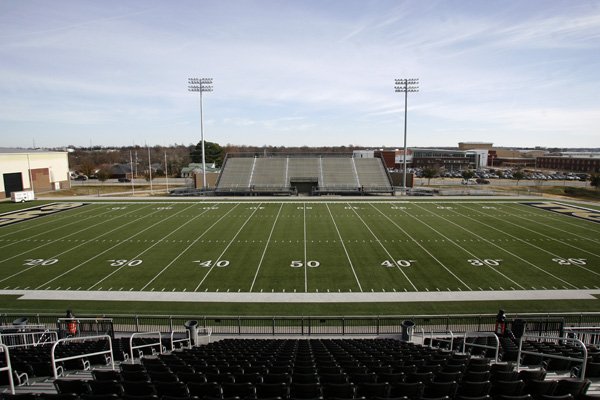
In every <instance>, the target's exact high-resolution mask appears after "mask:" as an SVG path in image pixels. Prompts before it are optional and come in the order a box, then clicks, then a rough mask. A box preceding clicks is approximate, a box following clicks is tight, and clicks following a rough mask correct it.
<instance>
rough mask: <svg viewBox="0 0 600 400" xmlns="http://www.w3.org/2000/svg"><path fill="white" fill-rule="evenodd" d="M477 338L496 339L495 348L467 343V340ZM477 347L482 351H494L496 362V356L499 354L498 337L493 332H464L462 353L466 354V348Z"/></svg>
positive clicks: (495, 360) (496, 360)
mask: <svg viewBox="0 0 600 400" xmlns="http://www.w3.org/2000/svg"><path fill="white" fill-rule="evenodd" d="M468 337H472V338H478V337H493V338H495V339H496V346H488V345H487V344H478V343H467V338H468ZM467 346H471V347H479V348H482V349H489V350H495V351H496V353H495V356H494V362H498V354H499V353H500V340H499V339H498V335H496V334H495V333H493V332H465V336H464V340H463V348H462V351H463V353H466V347H467Z"/></svg>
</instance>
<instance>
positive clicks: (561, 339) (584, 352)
mask: <svg viewBox="0 0 600 400" xmlns="http://www.w3.org/2000/svg"><path fill="white" fill-rule="evenodd" d="M527 339H536V340H544V341H548V340H550V341H556V342H557V343H558V342H571V343H574V344H577V345H578V346H579V347H581V351H582V352H581V354H582V357H570V356H564V355H558V354H555V353H545V352H543V351H529V350H523V342H524V341H525V340H527ZM523 354H529V355H533V356H542V357H544V358H554V359H557V360H568V361H571V362H577V363H581V369H580V370H579V379H580V380H583V379H584V378H585V368H586V364H587V354H588V352H587V347H586V346H585V344H584V343H583V342H582V341H581V340H579V339H575V338H565V337H560V336H556V337H551V336H539V335H529V334H524V335H523V336H521V339H520V340H519V355H518V357H517V370H518V369H519V367H520V363H521V355H523Z"/></svg>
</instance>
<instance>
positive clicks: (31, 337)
mask: <svg viewBox="0 0 600 400" xmlns="http://www.w3.org/2000/svg"><path fill="white" fill-rule="evenodd" d="M57 340H58V333H57V332H55V331H50V330H48V329H46V330H43V331H33V332H28V331H26V332H16V333H1V334H0V344H5V345H6V346H8V347H9V348H16V347H30V346H33V347H35V346H38V345H40V344H47V343H54V342H56V341H57Z"/></svg>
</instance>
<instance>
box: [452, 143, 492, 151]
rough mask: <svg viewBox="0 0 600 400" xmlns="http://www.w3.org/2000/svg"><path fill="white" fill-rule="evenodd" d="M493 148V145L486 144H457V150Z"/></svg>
mask: <svg viewBox="0 0 600 400" xmlns="http://www.w3.org/2000/svg"><path fill="white" fill-rule="evenodd" d="M493 147H494V143H488V142H459V143H458V149H459V150H491V149H492V148H493Z"/></svg>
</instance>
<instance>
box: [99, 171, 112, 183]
mask: <svg viewBox="0 0 600 400" xmlns="http://www.w3.org/2000/svg"><path fill="white" fill-rule="evenodd" d="M96 176H97V177H98V180H99V181H100V182H102V183H104V182H106V181H107V180H108V178H110V170H109V169H108V168H100V169H99V170H98V172H97V173H96Z"/></svg>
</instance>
